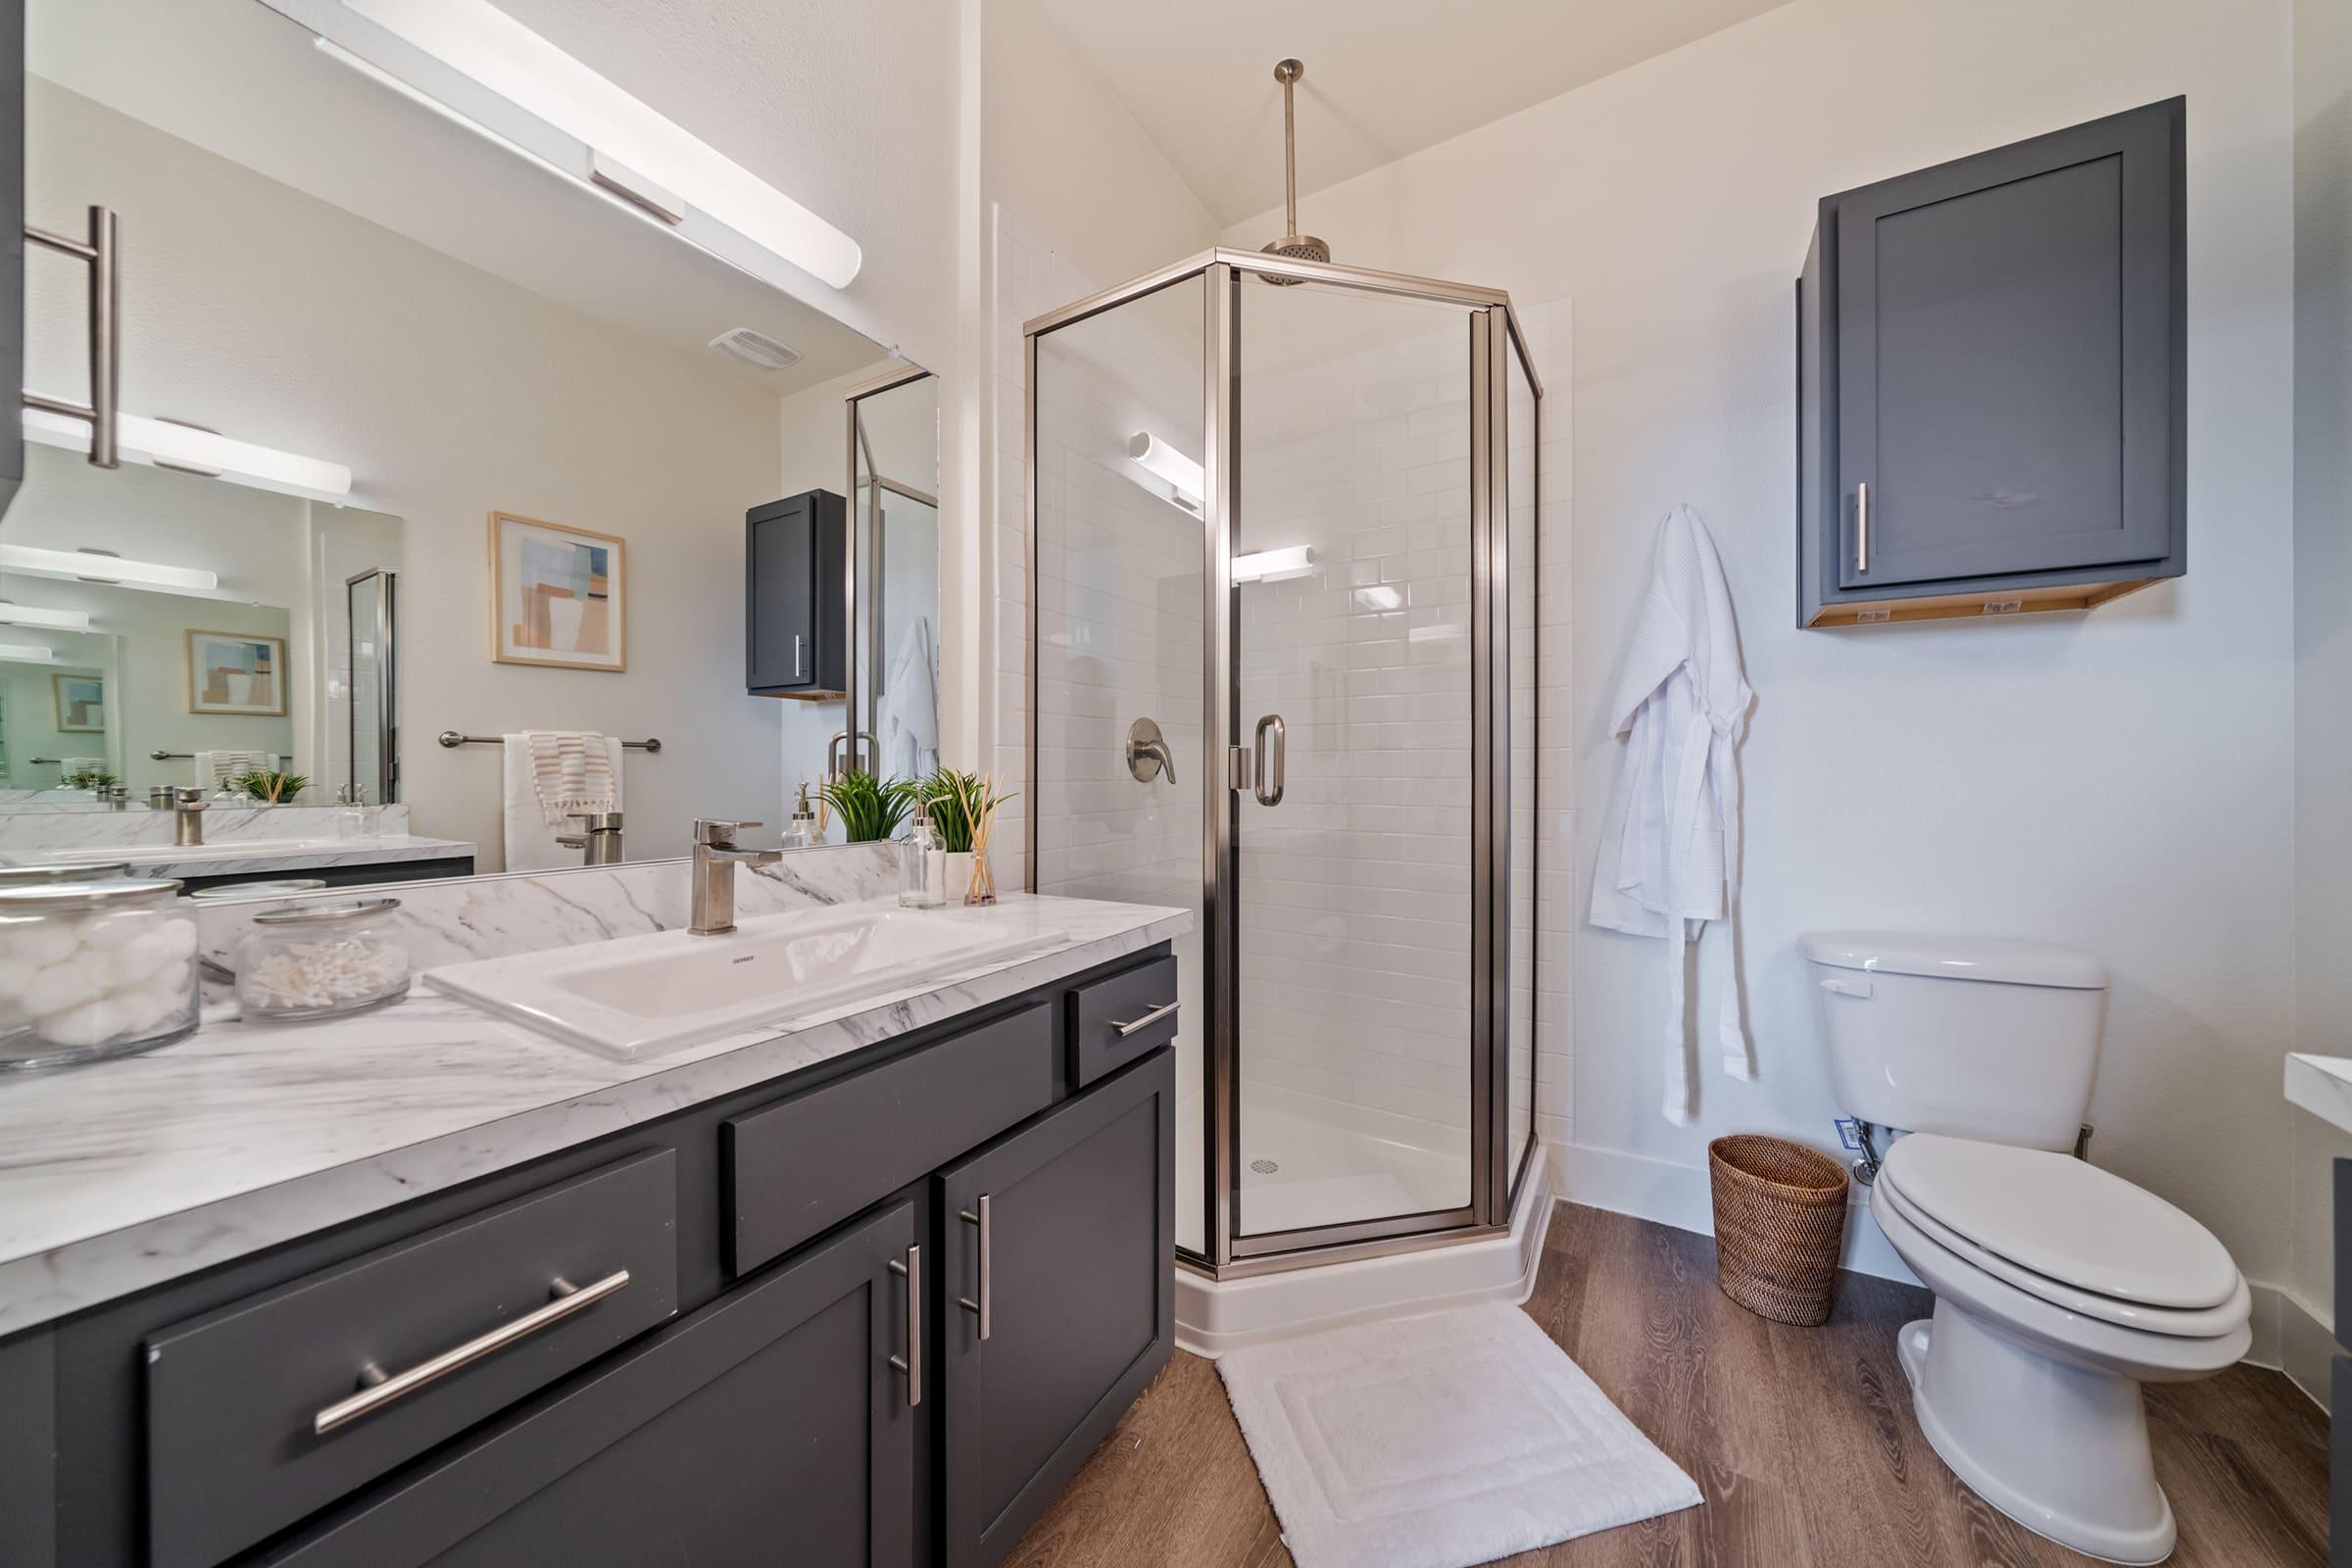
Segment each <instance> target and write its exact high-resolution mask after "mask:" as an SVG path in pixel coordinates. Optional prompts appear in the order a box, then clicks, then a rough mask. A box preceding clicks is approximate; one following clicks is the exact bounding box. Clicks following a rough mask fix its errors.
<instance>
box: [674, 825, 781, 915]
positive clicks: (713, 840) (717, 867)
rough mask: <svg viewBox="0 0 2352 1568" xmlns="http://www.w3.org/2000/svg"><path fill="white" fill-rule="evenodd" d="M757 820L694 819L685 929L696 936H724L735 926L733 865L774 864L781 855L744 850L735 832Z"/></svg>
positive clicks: (779, 851)
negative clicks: (691, 886) (691, 888)
mask: <svg viewBox="0 0 2352 1568" xmlns="http://www.w3.org/2000/svg"><path fill="white" fill-rule="evenodd" d="M759 825H760V824H759V823H757V822H729V821H725V820H723V819H719V818H713V817H708V816H698V817H696V818H695V819H694V903H693V906H692V907H691V908H690V909H689V911H688V918H687V926H686V930H687V932H688V934H689V935H692V936H698V937H723V936H725V935H726V934H727V933H728V932H730V931H732V930H734V929H735V866H736V864H737V862H741V863H743V864H745V865H773V864H775V863H776V862H777V861H778V860H781V859H782V858H784V852H783V851H782V850H743V849H737V848H736V847H735V835H736V833H737V832H739V831H740V830H742V829H744V828H747V827H758V826H759Z"/></svg>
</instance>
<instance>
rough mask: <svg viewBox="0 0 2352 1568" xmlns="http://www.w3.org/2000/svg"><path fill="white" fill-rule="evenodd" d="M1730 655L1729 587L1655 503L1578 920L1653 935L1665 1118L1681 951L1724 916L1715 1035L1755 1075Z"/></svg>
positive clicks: (1679, 1112) (1715, 562)
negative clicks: (1657, 948) (1741, 935)
mask: <svg viewBox="0 0 2352 1568" xmlns="http://www.w3.org/2000/svg"><path fill="white" fill-rule="evenodd" d="M1754 695H1755V694H1754V693H1753V692H1752V691H1750V690H1749V688H1748V684H1747V676H1746V673H1745V671H1744V670H1743V669H1742V668H1741V666H1740V631H1739V627H1738V625H1737V624H1736V623H1735V621H1734V619H1733V614H1732V595H1731V589H1730V586H1729V585H1728V584H1727V583H1726V582H1725V581H1724V576H1723V563H1722V561H1721V560H1720V559H1719V558H1718V557H1717V556H1716V554H1715V541H1714V540H1713V539H1711V538H1709V537H1708V535H1707V529H1706V524H1704V523H1703V522H1701V521H1700V520H1699V518H1698V514H1697V513H1695V512H1693V511H1691V509H1690V508H1689V507H1687V506H1678V507H1676V508H1675V509H1674V510H1673V511H1672V512H1670V513H1668V514H1667V515H1666V520H1665V521H1664V522H1663V523H1661V524H1660V525H1659V527H1658V538H1657V546H1656V549H1655V551H1654V553H1653V554H1652V556H1651V558H1650V568H1649V583H1648V586H1647V587H1646V588H1645V589H1644V591H1643V593H1642V603H1641V605H1640V606H1639V607H1638V608H1637V609H1636V611H1635V613H1634V620H1633V634H1632V639H1631V641H1630V642H1629V643H1628V644H1627V647H1626V653H1625V667H1624V672H1623V673H1622V674H1621V675H1620V676H1619V677H1618V681H1617V692H1616V699H1615V701H1614V702H1613V703H1612V704H1611V705H1610V729H1611V732H1612V733H1614V734H1615V735H1617V736H1618V737H1619V738H1620V739H1622V740H1624V741H1625V743H1626V746H1625V756H1624V759H1623V760H1622V762H1621V764H1620V766H1619V770H1618V775H1617V788H1616V790H1615V792H1614V793H1613V794H1612V795H1611V797H1610V800H1609V809H1608V814H1607V815H1606V816H1605V817H1604V818H1603V819H1602V822H1601V828H1600V848H1599V851H1598V852H1597V854H1596V855H1595V857H1594V859H1593V908H1592V920H1593V924H1594V925H1596V926H1600V927H1602V928H1603V929H1605V930H1610V931H1623V932H1626V933H1628V934H1630V935H1633V936H1642V937H1663V938H1665V939H1666V944H1667V955H1666V972H1667V976H1668V980H1667V996H1668V1010H1667V1017H1666V1021H1665V1025H1664V1035H1665V1039H1664V1045H1665V1069H1666V1071H1665V1078H1666V1082H1665V1112H1666V1119H1667V1120H1669V1121H1672V1122H1676V1123H1687V1122H1689V1121H1690V1120H1691V1113H1692V1110H1693V1108H1694V1107H1693V1104H1692V1095H1691V1090H1692V1084H1691V1059H1690V1053H1689V1050H1688V1048H1687V1046H1686V1043H1685V1042H1686V1037H1687V1034H1688V1030H1689V1003H1688V999H1686V997H1685V996H1684V986H1683V968H1684V959H1683V954H1684V949H1685V947H1686V945H1687V944H1689V943H1690V942H1691V941H1694V940H1696V938H1697V937H1698V935H1699V933H1700V932H1701V930H1702V929H1703V928H1704V927H1705V925H1706V922H1707V921H1709V920H1722V921H1723V922H1725V926H1726V933H1725V937H1726V940H1725V943H1724V948H1725V954H1726V960H1725V974H1724V979H1723V996H1722V1002H1721V1005H1720V1007H1719V1008H1718V1011H1717V1018H1716V1029H1715V1033H1716V1042H1717V1044H1718V1046H1719V1047H1720V1048H1721V1050H1722V1052H1723V1066H1724V1070H1725V1071H1726V1072H1728V1073H1730V1074H1732V1075H1733V1076H1734V1077H1737V1078H1753V1077H1754V1076H1755V1058H1754V1054H1753V1053H1752V1052H1751V1050H1750V1049H1749V1046H1748V1039H1747V1019H1746V1014H1745V1010H1744V1006H1743V1004H1742V1002H1741V999H1740V974H1739V942H1738V933H1737V930H1736V928H1735V922H1734V913H1735V910H1736V909H1737V907H1738V903H1739V897H1740V888H1739V883H1740V770H1739V762H1738V760H1737V757H1736V753H1737V751H1738V749H1739V746H1740V738H1741V736H1742V735H1743V734H1744V732H1745V730H1746V727H1747V710H1748V707H1749V704H1750V703H1751V702H1752V701H1753V699H1754Z"/></svg>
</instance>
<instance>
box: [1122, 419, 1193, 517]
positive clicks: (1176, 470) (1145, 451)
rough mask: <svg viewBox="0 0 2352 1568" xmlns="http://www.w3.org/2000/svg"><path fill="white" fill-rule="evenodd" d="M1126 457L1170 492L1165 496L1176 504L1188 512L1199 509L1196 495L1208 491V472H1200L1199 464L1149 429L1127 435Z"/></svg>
mask: <svg viewBox="0 0 2352 1568" xmlns="http://www.w3.org/2000/svg"><path fill="white" fill-rule="evenodd" d="M1127 458H1128V461H1129V462H1131V463H1133V464H1134V465H1135V466H1137V467H1139V468H1141V469H1143V470H1144V471H1145V472H1146V473H1148V474H1150V475H1152V478H1154V479H1157V480H1158V481H1159V482H1160V483H1162V484H1164V485H1166V486H1167V487H1168V488H1169V489H1170V490H1172V491H1174V492H1175V493H1174V494H1173V495H1172V496H1170V497H1169V499H1170V500H1172V501H1174V502H1175V503H1176V504H1177V505H1178V506H1180V507H1183V508H1186V509H1187V510H1189V511H1192V512H1199V511H1200V510H1201V497H1202V496H1205V495H1206V494H1208V475H1207V474H1205V473H1203V472H1202V471H1201V465H1199V464H1198V463H1195V462H1194V461H1193V460H1192V459H1190V458H1188V457H1186V456H1185V455H1184V454H1183V453H1181V452H1179V451H1177V450H1176V449H1175V448H1174V447H1172V446H1170V445H1168V444H1167V443H1166V442H1165V441H1162V440H1161V439H1160V438H1159V437H1157V436H1155V435H1153V434H1152V432H1151V431H1149V430H1138V431H1136V432H1135V434H1134V435H1133V436H1131V437H1129V438H1128V441H1127Z"/></svg>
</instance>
